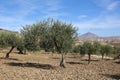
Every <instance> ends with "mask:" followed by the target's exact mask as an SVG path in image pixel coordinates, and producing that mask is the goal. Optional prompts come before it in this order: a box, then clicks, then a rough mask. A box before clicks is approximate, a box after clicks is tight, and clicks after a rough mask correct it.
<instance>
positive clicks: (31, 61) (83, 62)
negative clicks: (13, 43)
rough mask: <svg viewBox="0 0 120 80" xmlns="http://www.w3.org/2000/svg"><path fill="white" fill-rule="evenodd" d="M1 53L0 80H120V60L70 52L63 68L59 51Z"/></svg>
mask: <svg viewBox="0 0 120 80" xmlns="http://www.w3.org/2000/svg"><path fill="white" fill-rule="evenodd" d="M4 56H5V53H0V80H120V60H108V59H105V60H101V59H99V58H95V57H92V61H91V63H90V64H88V62H87V56H85V57H83V58H80V57H75V56H73V55H71V54H67V55H66V59H65V61H66V68H61V67H59V62H60V57H61V55H59V54H54V55H52V54H46V53H42V52H34V53H28V54H27V55H20V54H16V53H11V54H10V58H9V59H5V58H4Z"/></svg>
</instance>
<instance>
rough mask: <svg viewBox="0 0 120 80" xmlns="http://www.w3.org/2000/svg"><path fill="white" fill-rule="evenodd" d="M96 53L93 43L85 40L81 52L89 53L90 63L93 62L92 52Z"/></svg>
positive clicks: (83, 53)
mask: <svg viewBox="0 0 120 80" xmlns="http://www.w3.org/2000/svg"><path fill="white" fill-rule="evenodd" d="M94 53H95V49H94V46H93V44H92V43H91V42H89V41H86V42H84V43H83V45H82V46H81V48H80V54H82V55H85V54H87V55H88V64H89V63H90V62H91V54H94Z"/></svg>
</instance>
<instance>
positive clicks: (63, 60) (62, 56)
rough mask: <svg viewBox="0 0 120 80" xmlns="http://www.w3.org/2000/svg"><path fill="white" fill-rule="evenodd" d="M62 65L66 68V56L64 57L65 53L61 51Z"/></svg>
mask: <svg viewBox="0 0 120 80" xmlns="http://www.w3.org/2000/svg"><path fill="white" fill-rule="evenodd" d="M60 67H64V68H65V57H64V53H61V61H60Z"/></svg>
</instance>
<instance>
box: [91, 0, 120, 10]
mask: <svg viewBox="0 0 120 80" xmlns="http://www.w3.org/2000/svg"><path fill="white" fill-rule="evenodd" d="M92 1H93V2H94V3H95V4H96V5H97V6H99V7H102V8H104V9H106V10H108V11H109V10H110V11H111V10H114V9H116V8H117V7H118V5H119V4H120V1H118V0H92Z"/></svg>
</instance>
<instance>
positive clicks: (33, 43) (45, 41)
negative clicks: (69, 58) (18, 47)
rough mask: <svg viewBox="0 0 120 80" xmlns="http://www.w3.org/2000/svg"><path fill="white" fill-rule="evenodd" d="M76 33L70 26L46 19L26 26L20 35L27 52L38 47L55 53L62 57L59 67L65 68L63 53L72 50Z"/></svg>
mask: <svg viewBox="0 0 120 80" xmlns="http://www.w3.org/2000/svg"><path fill="white" fill-rule="evenodd" d="M76 31H77V29H76V28H75V27H73V25H72V24H67V23H63V22H61V21H58V20H53V19H47V20H44V21H40V22H38V23H36V24H33V25H26V26H25V27H23V29H22V30H21V33H22V34H23V36H24V39H25V46H26V48H27V49H28V50H36V48H37V47H39V48H41V49H44V50H45V51H53V50H54V51H57V52H58V53H61V55H62V57H61V61H60V66H61V67H65V59H64V53H67V52H69V50H70V49H71V48H72V44H73V42H74V39H75V37H76V34H77V33H76Z"/></svg>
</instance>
